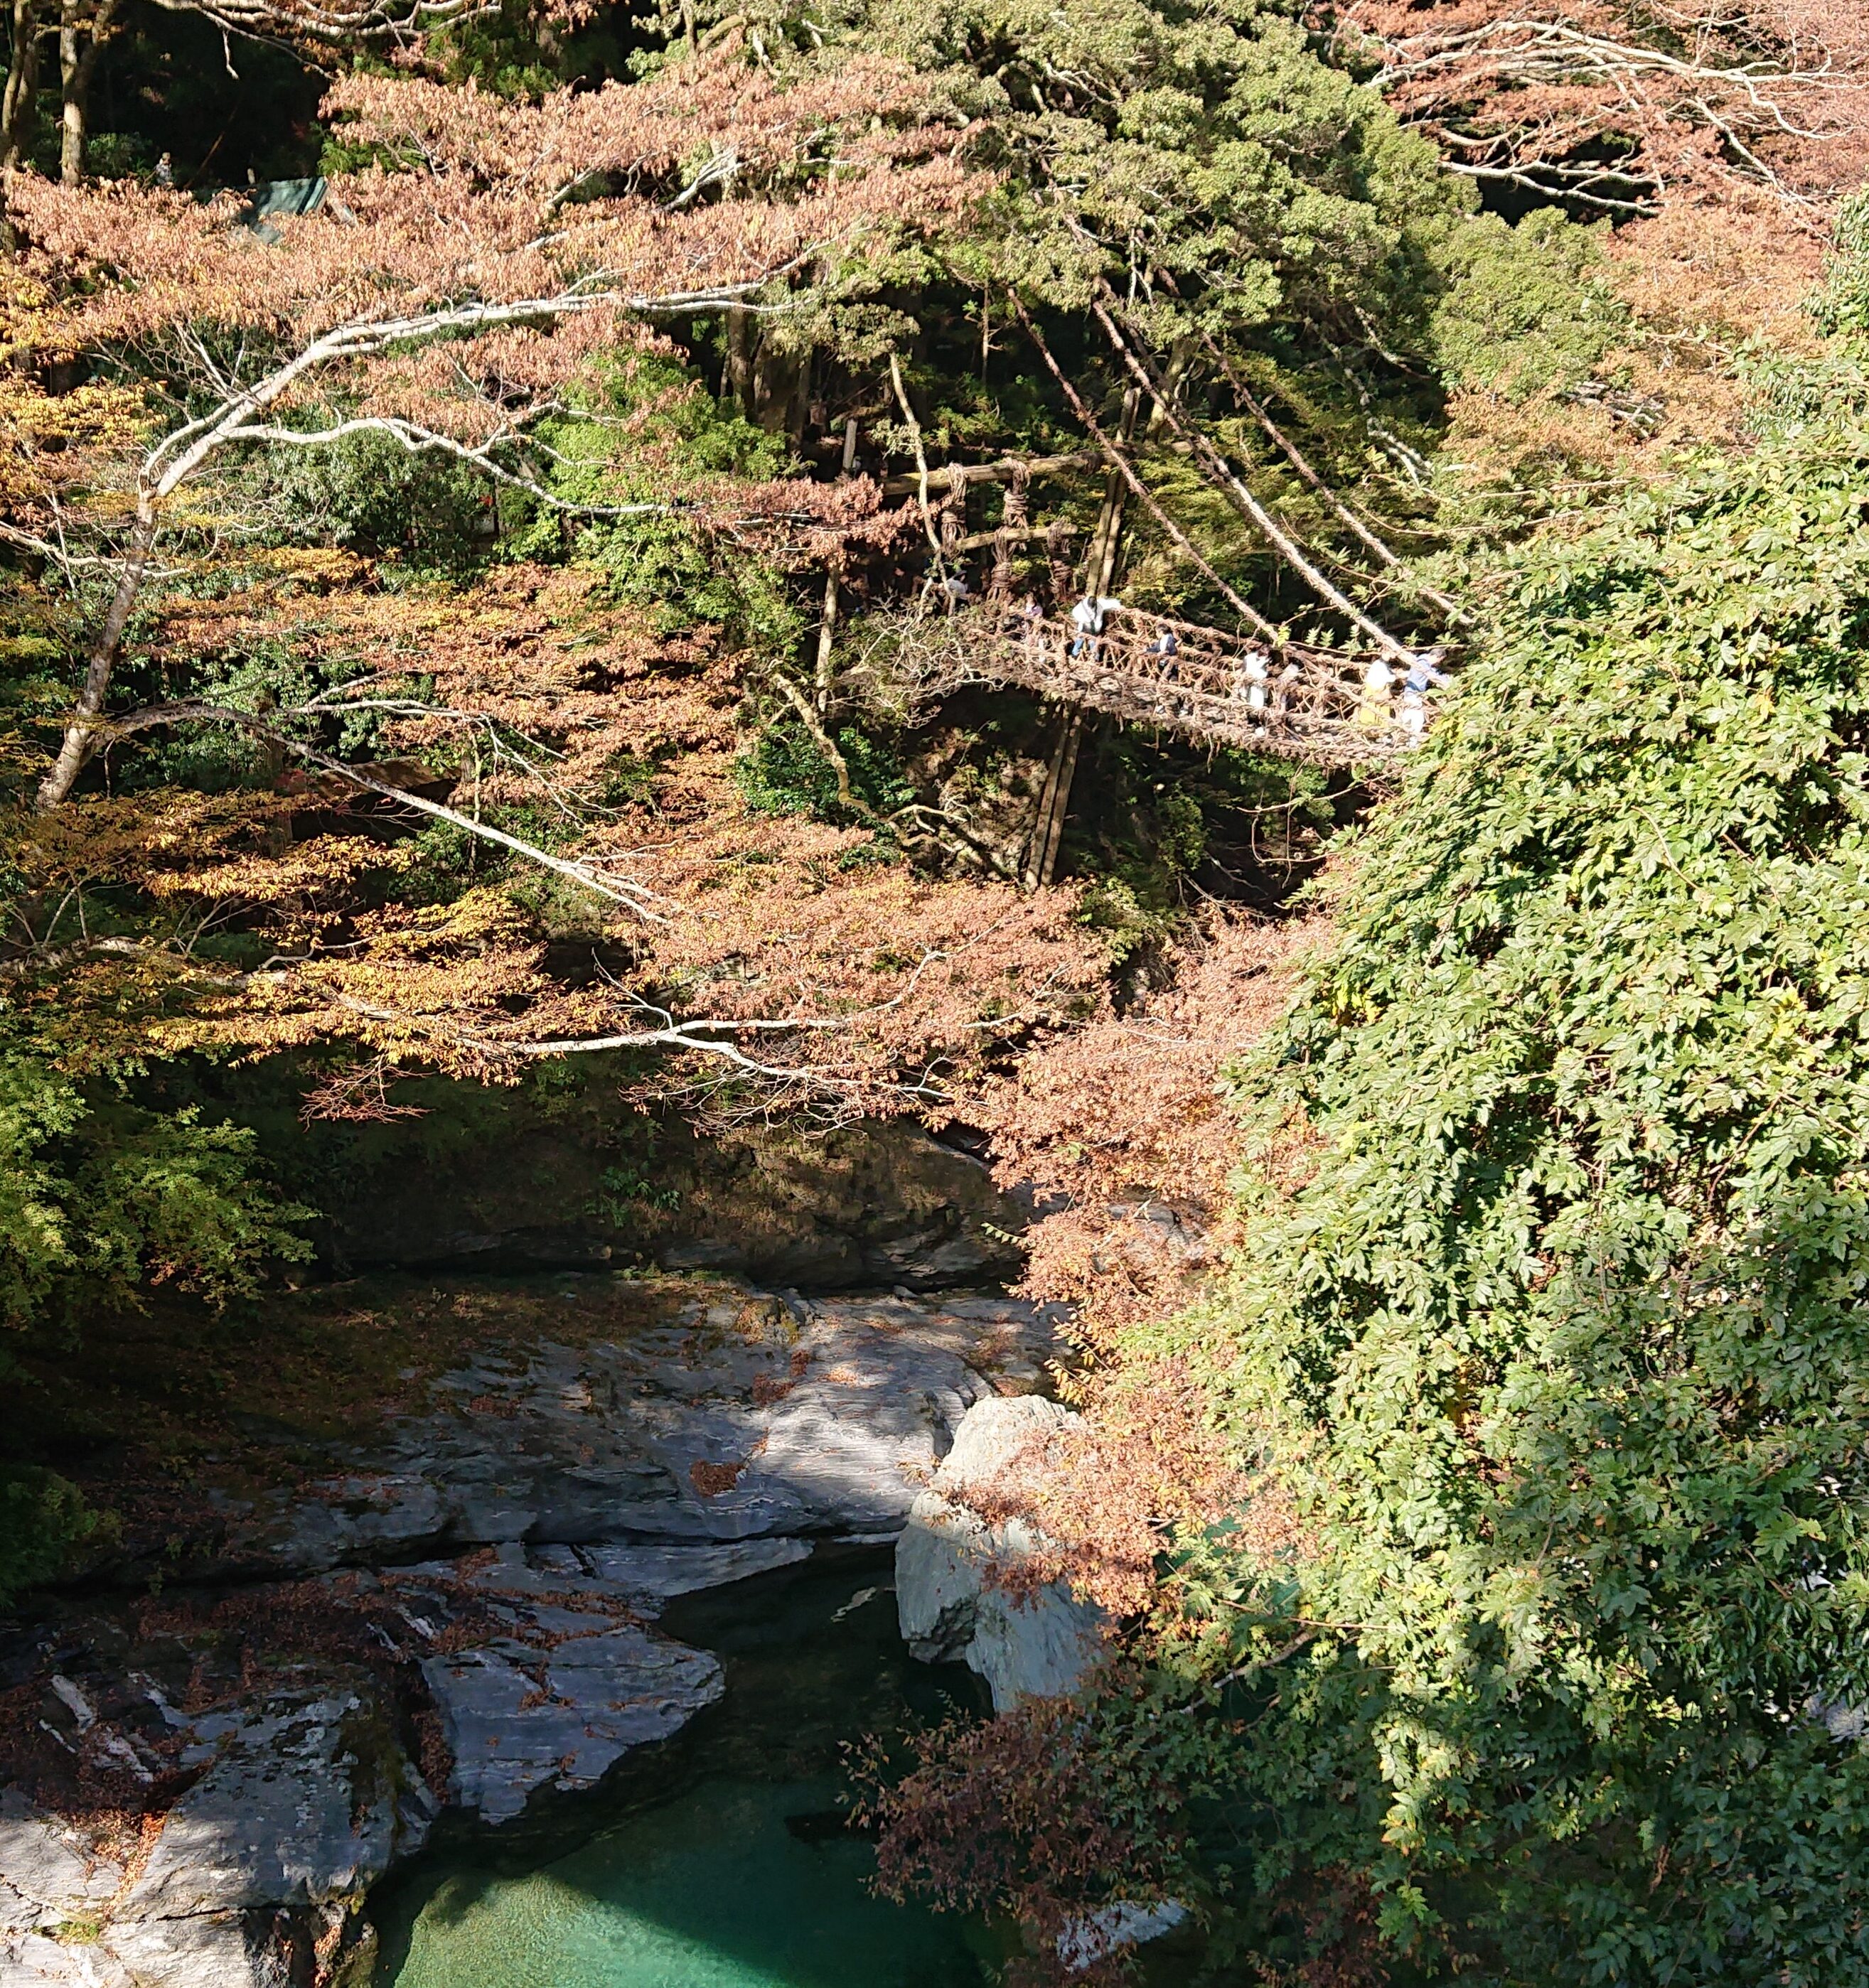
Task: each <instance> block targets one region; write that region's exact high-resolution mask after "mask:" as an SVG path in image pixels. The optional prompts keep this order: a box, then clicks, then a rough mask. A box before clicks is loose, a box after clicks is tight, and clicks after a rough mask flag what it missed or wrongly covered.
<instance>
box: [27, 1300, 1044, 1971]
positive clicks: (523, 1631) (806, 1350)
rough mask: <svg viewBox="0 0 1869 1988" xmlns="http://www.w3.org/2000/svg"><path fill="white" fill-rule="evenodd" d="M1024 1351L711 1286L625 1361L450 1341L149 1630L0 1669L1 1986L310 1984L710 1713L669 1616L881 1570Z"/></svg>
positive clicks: (138, 1615) (995, 1317)
mask: <svg viewBox="0 0 1869 1988" xmlns="http://www.w3.org/2000/svg"><path fill="white" fill-rule="evenodd" d="M1053 1330H1054V1321H1053V1320H1052V1319H1051V1317H1048V1315H1046V1314H1045V1313H1043V1312H1042V1311H1041V1310H1038V1309H1037V1308H1035V1307H1031V1306H1029V1305H1024V1304H1021V1303H1017V1302H1016V1301H1014V1300H1007V1299H1003V1298H997V1297H968V1296H964V1295H963V1296H958V1297H953V1298H952V1299H949V1300H943V1301H940V1302H938V1303H937V1302H936V1301H933V1300H926V1299H921V1298H917V1297H912V1296H911V1295H909V1294H907V1293H903V1294H900V1295H898V1296H896V1297H886V1298H876V1297H862V1298H836V1299H820V1300H810V1299H806V1298H802V1297H799V1296H798V1295H797V1294H796V1293H787V1294H782V1295H774V1294H772V1293H764V1292H760V1291H756V1290H750V1289H747V1288H745V1287H738V1286H730V1285H724V1284H721V1283H713V1284H709V1285H704V1286H701V1287H700V1288H699V1289H697V1290H696V1294H695V1296H694V1297H693V1298H692V1300H691V1301H689V1302H687V1303H684V1304H682V1306H681V1307H678V1308H677V1310H675V1313H674V1314H673V1316H672V1317H669V1319H667V1320H665V1321H664V1322H662V1323H659V1324H655V1325H653V1326H652V1327H648V1328H646V1329H645V1330H642V1331H639V1332H637V1333H635V1334H629V1335H627V1336H619V1337H614V1338H607V1339H599V1340H597V1341H594V1342H591V1343H584V1344H578V1343H574V1342H573V1341H572V1340H571V1338H570V1337H567V1339H566V1340H565V1341H563V1342H560V1341H557V1340H554V1339H552V1338H550V1337H536V1336H535V1337H531V1338H529V1339H527V1340H526V1341H510V1342H496V1343H492V1344H481V1345H480V1346H479V1347H477V1348H476V1350H475V1351H474V1353H473V1354H472V1357H471V1358H470V1359H468V1360H465V1361H463V1362H462V1364H461V1365H460V1366H459V1368H456V1369H455V1370H454V1371H450V1372H448V1373H445V1374H443V1375H442V1376H441V1378H439V1379H438V1380H437V1381H435V1383H434V1384H433V1385H432V1387H430V1388H428V1391H427V1394H426V1398H425V1401H423V1402H422V1404H421V1405H419V1406H418V1407H417V1408H414V1409H412V1410H411V1412H405V1413H404V1414H402V1415H400V1416H398V1417H397V1418H394V1419H392V1420H391V1421H389V1422H387V1423H386V1424H385V1425H384V1426H383V1427H382V1428H381V1434H380V1437H379V1438H378V1439H377V1440H376V1441H374V1442H371V1443H368V1444H366V1445H361V1446H360V1445H355V1444H350V1445H345V1446H344V1448H343V1449H342V1450H341V1452H340V1450H339V1449H337V1447H336V1446H335V1445H333V1446H331V1448H330V1451H329V1453H328V1454H327V1455H324V1456H323V1458H322V1459H317V1458H314V1460H313V1469H312V1470H311V1472H310V1474H309V1476H308V1480H307V1481H306V1483H303V1484H302V1485H301V1486H299V1487H297V1488H296V1489H293V1490H292V1491H291V1492H289V1493H288V1492H286V1491H284V1490H276V1491H273V1492H269V1493H262V1494H259V1495H252V1494H248V1495H235V1493H233V1492H232V1491H223V1492H222V1493H218V1494H217V1495H215V1496H213V1497H212V1498H211V1499H208V1503H207V1506H206V1509H207V1510H208V1512H209V1513H211V1515H212V1523H209V1524H207V1525H205V1526H204V1527H203V1529H202V1530H201V1533H199V1535H198V1537H191V1538H188V1539H186V1540H176V1541H174V1542H172V1543H171V1553H170V1560H171V1564H172V1565H173V1566H174V1567H175V1568H177V1569H178V1570H180V1572H179V1574H178V1579H179V1580H181V1581H182V1583H183V1585H182V1587H181V1589H180V1590H179V1591H178V1592H177V1593H176V1594H174V1596H173V1597H172V1598H171V1597H170V1596H169V1595H168V1594H164V1595H163V1596H161V1597H151V1596H147V1595H145V1596H142V1597H135V1598H134V1599H133V1598H131V1597H124V1598H123V1599H121V1600H120V1601H116V1602H114V1603H113V1602H109V1601H103V1602H90V1603H86V1604H82V1605H80V1604H77V1603H75V1602H74V1603H73V1604H70V1605H69V1606H68V1607H67V1608H66V1610H65V1611H63V1613H62V1614H59V1616H57V1617H56V1619H52V1620H49V1621H44V1622H42V1623H40V1624H38V1625H33V1626H32V1627H30V1628H26V1629H25V1630H24V1631H22V1633H21V1634H20V1635H19V1636H17V1637H16V1638H15V1639H14V1641H13V1643H12V1646H11V1647H10V1648H7V1649H4V1650H0V1686H4V1687H5V1689H7V1691H8V1705H9V1706H12V1707H13V1708H15V1709H17V1711H18V1712H19V1714H20V1715H21V1716H23V1717H27V1718H29V1719H36V1722H37V1726H36V1730H40V1731H42V1735H43V1738H42V1744H41V1745H40V1747H39V1755H40V1757H41V1759H42V1762H47V1763H50V1764H49V1767H46V1770H45V1771H43V1772H42V1773H40V1774H39V1779H38V1784H37V1785H36V1786H31V1787H29V1786H27V1785H25V1784H24V1783H23V1782H22V1780H19V1777H15V1784H14V1785H12V1786H8V1787H5V1788H3V1789H0V1979H4V1980H5V1981H6V1982H7V1983H9V1984H11V1983H13V1982H15V1981H18V1982H19V1983H22V1984H23V1983H35V1984H42V1988H52V1984H55V1983H56V1984H58V1988H75V1984H78V1983H86V1984H90V1988H130V1984H132V1983H134V1984H135V1988H261V1984H266V1988H272V1984H275V1983H287V1982H289V1983H293V1984H294V1988H299V1984H304V1983H323V1982H327V1981H330V1980H334V1979H335V1978H336V1976H337V1973H339V1972H340V1970H341V1969H343V1968H344V1966H346V1965H347V1964H348V1963H354V1961H355V1960H356V1959H357V1957H358V1956H360V1955H361V1952H363V1949H364V1946H366V1945H367V1941H368V1939H369V1938H370V1933H369V1928H368V1923H367V1915H365V1914H364V1912H363V1910H362V1907H363V1904H364V1900H365V1898H367V1894H368V1892H369V1890H370V1888H371V1886H372V1885H374V1883H375V1882H376V1881H377V1880H378V1878H381V1875H382V1874H383V1873H384V1871H386V1870H388V1868H391V1865H393V1864H394V1863H396V1862H397V1861H399V1860H401V1859H404V1858H407V1857H408V1855H409V1854H411V1853H412V1852H413V1851H415V1849H416V1848H418V1846H419V1845H421V1844H422V1842H423V1841H424V1840H425V1838H426V1837H427V1836H428V1833H429V1831H431V1829H432V1827H433V1826H434V1825H435V1823H436V1821H437V1820H438V1818H445V1819H449V1823H450V1827H459V1826H460V1825H461V1824H462V1822H463V1821H474V1822H477V1823H478V1824H482V1825H487V1826H492V1827H505V1826H506V1825H509V1824H513V1823H514V1822H516V1821H517V1820H518V1819H519V1818H520V1817H524V1816H527V1814H529V1813H530V1812H532V1811H533V1810H535V1809H536V1807H537V1804H540V1803H541V1802H549V1801H551V1800H555V1799H557V1798H559V1797H564V1796H568V1795H572V1794H577V1792H579V1791H580V1790H587V1789H588V1788H590V1787H594V1785H596V1784H597V1783H598V1782H600V1781H601V1780H603V1779H604V1777H606V1776H607V1775H608V1774H610V1773H611V1772H612V1771H613V1770H615V1769H616V1768H617V1767H618V1763H621V1762H622V1761H623V1760H625V1758H626V1757H627V1756H629V1755H631V1753H639V1752H640V1751H641V1750H644V1749H645V1748H652V1747H653V1746H655V1744H656V1743H659V1742H661V1741H664V1740H665V1739H669V1737H670V1736H672V1735H673V1734H675V1733H677V1732H679V1729H681V1728H682V1726H684V1725H685V1724H686V1722H687V1721H688V1720H689V1719H691V1718H692V1717H693V1716H695V1714H696V1712H699V1711H700V1710H702V1709H703V1708H705V1707H706V1706H708V1705H709V1704H710V1703H712V1702H713V1701H714V1700H715V1699H716V1698H718V1696H719V1693H720V1691H721V1667H720V1664H719V1661H718V1659H717V1658H716V1656H715V1655H713V1653H711V1652H709V1651H708V1650H706V1649H703V1648H696V1647H693V1646H692V1645H689V1644H688V1643H685V1642H682V1641H677V1640H675V1638H672V1637H670V1636H669V1635H665V1634H664V1633H663V1632H662V1631H661V1630H660V1629H659V1628H658V1627H657V1626H656V1624H657V1618H658V1617H659V1615H660V1614H661V1613H662V1610H663V1608H664V1607H665V1605H666V1604H668V1603H669V1601H671V1600H672V1598H673V1597H678V1596H692V1595H695V1594H699V1593H702V1592H703V1591H706V1590H709V1589H711V1588H716V1587H721V1586H723V1585H725V1584H730V1583H732V1582H734V1581H739V1580H741V1579H743V1578H745V1577H747V1576H749V1575H750V1574H757V1573H763V1572H767V1571H769V1570H772V1569H774V1568H777V1567H784V1566H786V1565H788V1564H791V1563H793V1562H795V1561H799V1560H804V1558H806V1557H808V1555H809V1554H811V1551H812V1549H813V1545H814V1542H818V1541H824V1540H853V1539H861V1540H886V1539H890V1538H892V1537H895V1536H896V1535H897V1534H898V1533H900V1532H901V1530H902V1527H903V1526H904V1524H905V1523H906V1522H907V1521H908V1520H909V1514H910V1512H911V1510H912V1508H915V1507H916V1504H917V1500H918V1498H919V1497H920V1496H922V1495H923V1493H924V1489H925V1487H926V1485H927V1484H928V1483H929V1480H930V1479H931V1478H932V1477H933V1476H935V1474H936V1472H937V1471H938V1469H940V1466H941V1465H942V1462H943V1459H944V1458H945V1457H946V1456H947V1455H948V1453H949V1452H950V1449H952V1447H953V1442H954V1438H955V1432H956V1431H957V1429H958V1428H960V1426H961V1425H962V1423H963V1418H966V1417H967V1416H968V1415H969V1413H970V1411H972V1412H973V1413H975V1414H977V1412H978V1407H977V1405H981V1404H990V1403H991V1402H992V1401H994V1400H996V1399H997V1398H999V1391H1002V1390H1004V1391H1014V1392H1016V1391H1023V1390H1026V1389H1029V1388H1032V1387H1034V1386H1035V1385H1036V1384H1038V1381H1039V1380H1040V1378H1041V1368H1042V1363H1043V1362H1044V1361H1045V1360H1046V1359H1048V1358H1049V1357H1051V1354H1052V1352H1053V1345H1052V1334H1053ZM281 1440H282V1442H283V1441H285V1440H286V1437H285V1436H283V1435H282V1437H281ZM320 1461H322V1462H323V1466H324V1467H322V1468H320V1467H318V1465H319V1462H320ZM126 1817H128V1818H130V1821H128V1822H127V1821H126Z"/></svg>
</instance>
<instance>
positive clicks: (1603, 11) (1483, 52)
mask: <svg viewBox="0 0 1869 1988" xmlns="http://www.w3.org/2000/svg"><path fill="white" fill-rule="evenodd" d="M1312 12H1313V15H1314V17H1315V18H1316V19H1319V21H1320V22H1324V23H1326V24H1328V25H1329V26H1331V27H1332V29H1335V30H1336V32H1337V33H1338V34H1339V36H1340V37H1341V38H1342V41H1343V42H1344V44H1345V45H1346V46H1353V45H1356V44H1358V42H1359V37H1360V38H1362V39H1361V43H1360V46H1361V47H1362V48H1363V50H1364V51H1365V52H1366V53H1368V54H1370V56H1373V59H1375V61H1376V63H1378V65H1379V75H1380V84H1381V86H1382V87H1383V90H1384V91H1385V93H1386V94H1387V96H1388V97H1389V99H1390V101H1391V102H1392V103H1393V104H1394V105H1395V106H1396V107H1397V110H1400V112H1401V113H1402V114H1403V116H1404V117H1407V118H1408V119H1410V120H1411V121H1414V122H1416V123H1420V125H1422V126H1423V127H1424V128H1426V129H1427V130H1430V131H1431V132H1432V133H1433V134H1434V135H1435V136H1436V137H1437V139H1438V140H1439V141H1440V143H1441V145H1442V147H1443V149H1444V150H1445V151H1446V153H1447V156H1448V157H1449V158H1450V160H1451V161H1453V162H1454V164H1456V166H1457V167H1458V168H1459V169H1461V170H1464V171H1470V172H1472V173H1474V174H1476V175H1477V176H1478V177H1481V179H1482V180H1486V179H1490V180H1491V181H1494V182H1495V183H1498V182H1502V181H1504V182H1508V183H1515V184H1518V185H1519V186H1520V187H1522V188H1539V187H1542V188H1545V189H1546V190H1547V191H1552V192H1554V193H1560V194H1562V193H1566V192H1569V193H1571V194H1576V195H1577V196H1579V197H1580V198H1583V199H1584V200H1585V201H1586V202H1588V201H1599V202H1600V208H1599V211H1603V212H1606V213H1616V214H1620V215H1628V214H1630V213H1632V212H1634V211H1636V210H1637V208H1640V207H1641V206H1643V205H1644V204H1650V205H1652V204H1655V203H1659V204H1660V205H1662V206H1664V207H1665V206H1667V205H1670V204H1672V203H1674V201H1678V200H1681V199H1683V198H1684V199H1687V200H1688V201H1696V200H1699V199H1702V198H1706V197H1708V195H1709V194H1711V195H1712V196H1714V197H1715V198H1717V199H1718V200H1720V201H1722V202H1725V201H1728V200H1732V201H1737V202H1738V203H1739V205H1742V206H1743V205H1745V202H1746V201H1747V200H1748V199H1749V198H1751V197H1752V196H1753V195H1756V194H1760V193H1763V194H1767V195H1769V196H1770V197H1772V198H1775V199H1778V200H1780V201H1783V202H1785V203H1786V205H1787V206H1789V208H1791V209H1793V210H1794V211H1800V212H1804V213H1807V214H1808V213H1811V210H1810V207H1809V203H1810V201H1811V200H1812V198H1813V196H1814V197H1816V198H1818V199H1819V200H1821V199H1822V198H1824V197H1827V196H1830V195H1833V194H1836V193H1838V192H1840V191H1848V190H1849V189H1850V188H1853V187H1854V186H1857V185H1859V184H1861V181H1862V180H1863V178H1864V174H1865V171H1866V169H1869V110H1866V109H1865V104H1864V82H1865V79H1869V34H1865V32H1864V15H1863V13H1862V11H1861V8H1859V7H1857V6H1856V5H1854V0H1682V4H1680V5H1672V6H1660V7H1657V6H1651V5H1638V4H1634V0H1563V4H1552V0H1534V4H1532V5H1517V4H1514V0H1348V3H1347V4H1342V5H1318V6H1315V7H1314V8H1313V9H1312ZM1813 218H1817V219H1818V221H1819V222H1820V221H1821V217H1820V215H1813ZM1782 220H1783V216H1782V215H1781V225H1782Z"/></svg>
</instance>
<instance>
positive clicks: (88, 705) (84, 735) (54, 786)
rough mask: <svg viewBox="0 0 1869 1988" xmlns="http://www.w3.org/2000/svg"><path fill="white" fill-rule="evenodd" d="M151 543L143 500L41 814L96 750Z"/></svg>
mask: <svg viewBox="0 0 1869 1988" xmlns="http://www.w3.org/2000/svg"><path fill="white" fill-rule="evenodd" d="M155 543H156V513H155V509H154V505H152V504H151V502H150V501H149V499H147V496H145V497H144V499H142V501H141V502H139V504H138V505H137V526H136V529H135V531H134V532H133V533H132V534H131V535H130V543H129V546H128V547H127V549H126V550H125V552H124V566H123V570H122V572H121V573H119V574H118V576H117V592H116V593H115V594H114V595H113V597H112V598H111V601H110V613H109V614H107V615H106V616H105V617H104V624H103V628H102V629H101V630H100V631H99V634H98V637H97V643H96V647H94V648H93V650H92V651H91V653H90V658H89V659H88V660H87V661H86V664H85V668H84V687H83V689H82V690H80V691H79V693H78V702H77V704H76V707H75V708H73V712H72V715H71V721H70V722H69V724H68V725H66V728H65V736H64V739H63V740H62V741H61V742H60V744H59V756H58V757H57V758H56V759H55V760H53V762H52V768H51V770H50V771H49V773H47V774H46V777H45V778H44V779H42V781H40V783H39V793H38V796H37V797H36V802H35V805H36V806H37V808H38V810H39V813H41V814H46V813H49V812H50V811H51V810H52V809H53V808H55V807H56V806H59V803H61V802H62V801H63V800H65V799H66V796H68V795H69V793H70V792H71V790H72V789H73V787H74V786H76V784H77V779H78V776H79V775H80V773H83V771H84V769H85V767H86V766H87V765H88V764H89V763H90V757H91V755H92V753H93V752H95V751H96V749H97V735H98V720H99V719H100V718H101V717H102V716H103V708H104V699H105V698H107V697H108V696H109V695H110V672H111V671H113V669H114V668H116V667H117V652H118V651H119V650H120V649H121V648H122V647H123V646H124V629H125V628H126V627H127V626H128V625H129V622H130V614H131V613H132V611H133V610H134V608H135V607H136V604H137V596H138V595H139V594H140V593H141V592H142V590H143V573H144V568H145V567H146V566H147V565H148V564H149V555H150V553H151V549H152V548H153V547H154V544H155Z"/></svg>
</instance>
